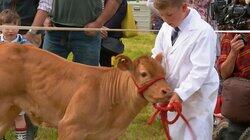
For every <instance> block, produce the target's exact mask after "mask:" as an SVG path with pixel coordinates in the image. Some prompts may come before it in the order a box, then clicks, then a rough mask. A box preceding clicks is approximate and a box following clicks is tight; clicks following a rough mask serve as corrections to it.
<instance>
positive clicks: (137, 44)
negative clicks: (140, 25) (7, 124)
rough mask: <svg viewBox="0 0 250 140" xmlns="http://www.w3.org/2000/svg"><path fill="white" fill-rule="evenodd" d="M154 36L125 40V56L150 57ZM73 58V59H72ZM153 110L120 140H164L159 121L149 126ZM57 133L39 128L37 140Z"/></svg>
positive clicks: (52, 137) (10, 138)
mask: <svg viewBox="0 0 250 140" xmlns="http://www.w3.org/2000/svg"><path fill="white" fill-rule="evenodd" d="M154 40H155V35H154V34H149V33H147V34H139V35H138V36H136V37H133V38H124V39H123V43H124V44H125V52H124V54H125V55H127V56H129V57H130V58H131V59H134V58H137V57H138V56H140V55H145V54H146V55H150V51H151V49H152V47H153V45H154ZM71 58H72V57H71ZM152 112H153V109H152V106H151V105H150V104H149V105H148V106H147V107H145V108H144V109H143V110H142V111H141V113H139V114H138V115H137V117H136V118H135V119H134V120H133V122H132V123H131V124H130V126H129V127H128V128H127V130H126V132H125V133H124V134H123V135H122V136H121V137H120V138H119V140H164V139H165V135H164V131H163V129H162V126H161V124H160V122H159V121H156V122H155V123H154V124H153V125H152V126H149V125H147V120H148V118H149V117H150V115H152ZM6 136H7V137H6V138H7V140H14V139H15V138H14V134H13V133H12V131H9V132H8V134H6ZM56 138H57V133H56V130H55V129H48V128H41V127H40V128H39V130H38V135H37V138H36V139H37V140H56Z"/></svg>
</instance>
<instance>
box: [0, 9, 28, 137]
mask: <svg viewBox="0 0 250 140" xmlns="http://www.w3.org/2000/svg"><path fill="white" fill-rule="evenodd" d="M0 25H7V26H8V25H10V26H18V25H20V17H19V15H18V14H17V12H16V11H13V10H10V9H5V10H3V11H2V12H1V13H0ZM18 31H19V29H18V27H11V28H10V27H3V28H2V33H1V34H0V43H1V42H17V43H20V44H24V43H28V42H27V40H26V39H24V38H23V37H22V35H20V34H18ZM24 114H25V113H24V112H23V111H22V112H21V113H20V114H19V116H18V117H17V118H16V119H15V132H16V139H17V140H26V130H27V127H26V122H25V118H24Z"/></svg>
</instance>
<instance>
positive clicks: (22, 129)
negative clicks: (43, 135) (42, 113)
mask: <svg viewBox="0 0 250 140" xmlns="http://www.w3.org/2000/svg"><path fill="white" fill-rule="evenodd" d="M26 132H27V126H26V122H25V118H24V112H23V111H22V112H21V113H20V114H19V116H18V117H16V118H15V133H16V139H17V140H26Z"/></svg>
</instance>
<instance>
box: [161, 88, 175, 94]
mask: <svg viewBox="0 0 250 140" xmlns="http://www.w3.org/2000/svg"><path fill="white" fill-rule="evenodd" d="M172 92H173V91H172V90H171V89H169V88H161V93H163V94H172Z"/></svg>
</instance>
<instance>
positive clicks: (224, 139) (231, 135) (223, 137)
mask: <svg viewBox="0 0 250 140" xmlns="http://www.w3.org/2000/svg"><path fill="white" fill-rule="evenodd" d="M249 126H250V124H247V123H234V122H231V121H229V125H228V128H227V129H225V130H223V132H221V133H220V136H219V138H220V140H239V138H240V136H241V135H242V133H243V132H244V131H245V130H246V129H247V128H248V127H249Z"/></svg>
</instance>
